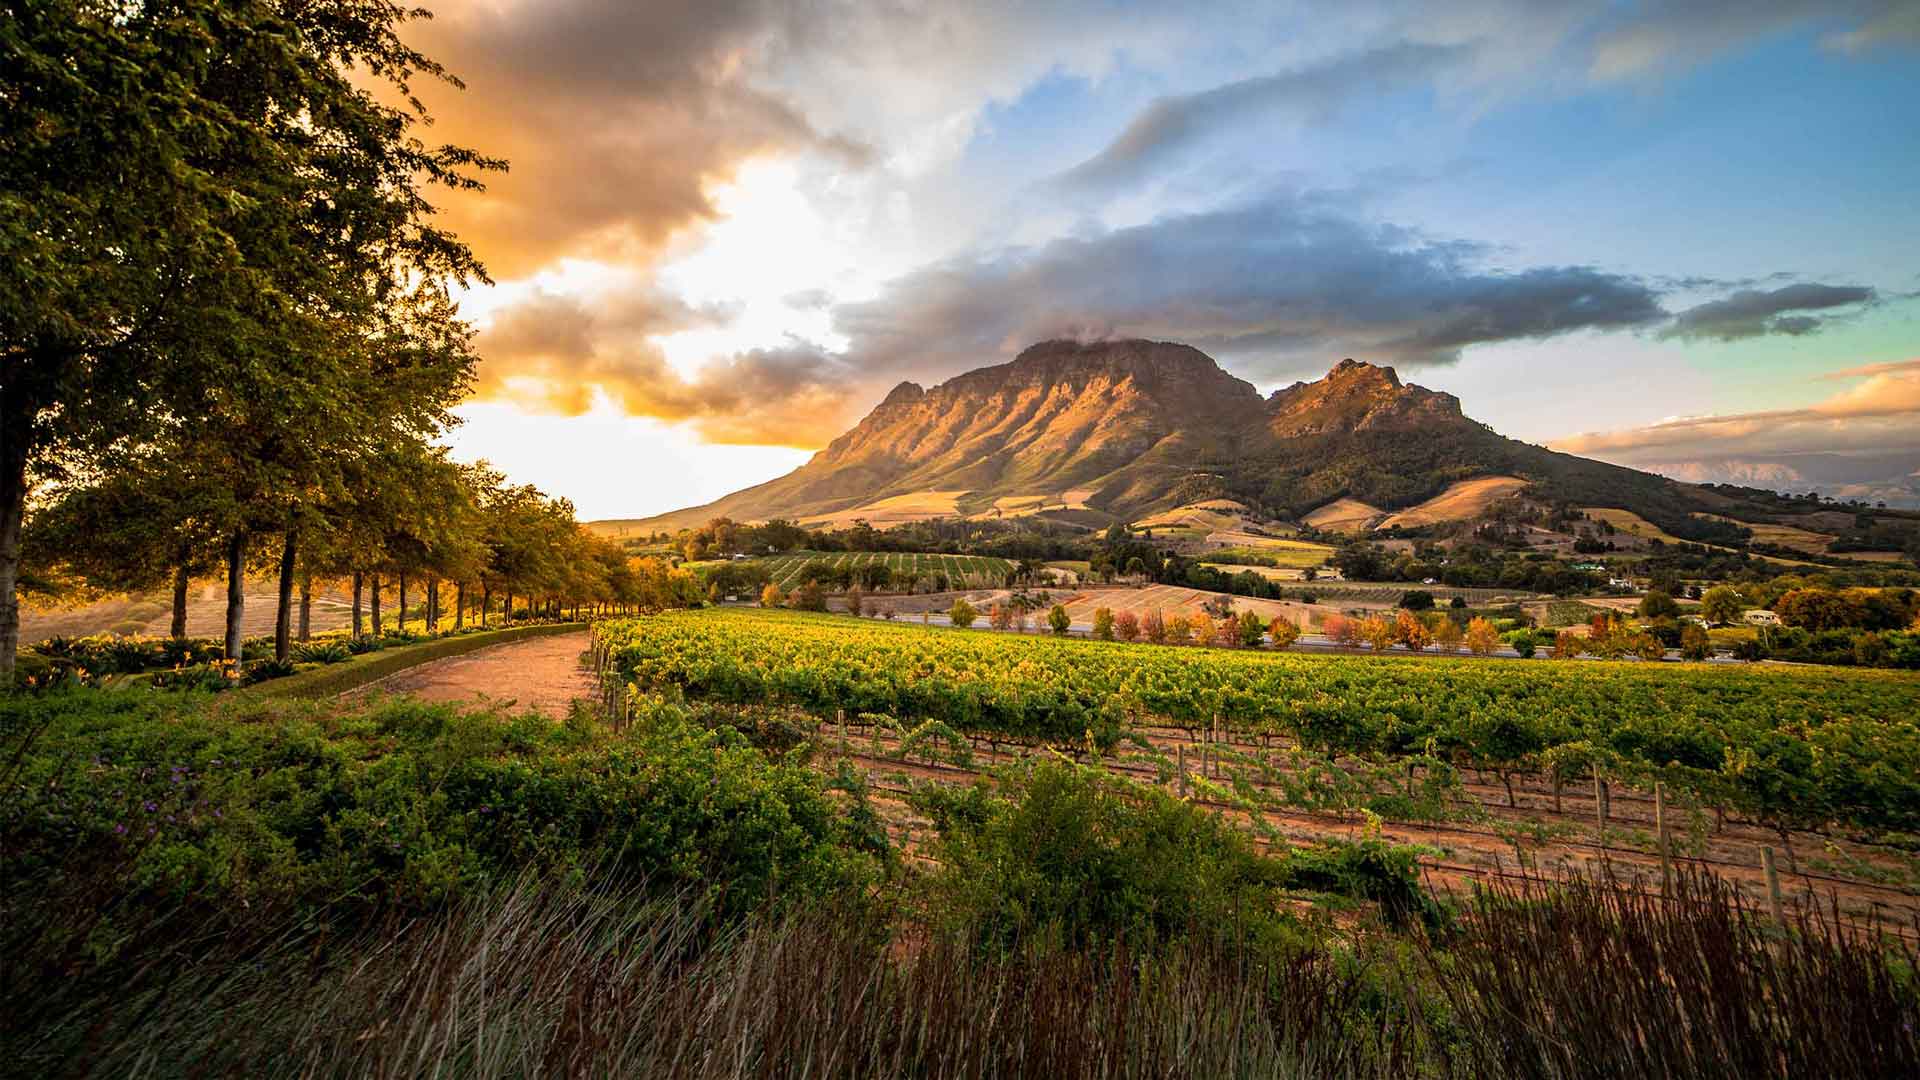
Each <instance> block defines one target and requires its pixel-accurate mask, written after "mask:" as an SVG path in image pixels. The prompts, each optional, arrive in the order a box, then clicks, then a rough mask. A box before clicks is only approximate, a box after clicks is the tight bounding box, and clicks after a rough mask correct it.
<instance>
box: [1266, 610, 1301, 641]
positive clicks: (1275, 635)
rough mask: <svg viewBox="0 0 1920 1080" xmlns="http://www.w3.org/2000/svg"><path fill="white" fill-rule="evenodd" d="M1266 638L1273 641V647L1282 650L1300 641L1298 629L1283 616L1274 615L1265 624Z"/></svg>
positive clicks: (1291, 621)
mask: <svg viewBox="0 0 1920 1080" xmlns="http://www.w3.org/2000/svg"><path fill="white" fill-rule="evenodd" d="M1267 637H1269V638H1271V639H1272V640H1273V647H1274V648H1276V649H1284V648H1286V647H1287V646H1289V645H1292V644H1293V643H1294V642H1296V641H1298V640H1300V627H1299V624H1297V623H1295V622H1294V621H1293V620H1292V619H1289V618H1287V617H1286V616H1285V615H1275V616H1274V617H1273V621H1272V622H1270V623H1268V624H1267Z"/></svg>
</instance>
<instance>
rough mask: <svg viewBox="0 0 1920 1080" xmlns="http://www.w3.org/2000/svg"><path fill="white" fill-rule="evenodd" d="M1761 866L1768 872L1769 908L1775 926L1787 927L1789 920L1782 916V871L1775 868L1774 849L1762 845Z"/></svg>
mask: <svg viewBox="0 0 1920 1080" xmlns="http://www.w3.org/2000/svg"><path fill="white" fill-rule="evenodd" d="M1760 866H1761V867H1762V868H1763V869H1765V870H1766V872H1767V907H1768V908H1770V909H1771V910H1772V911H1773V924H1774V925H1775V926H1779V927H1785V926H1786V925H1787V920H1786V919H1785V918H1783V917H1782V916H1781V914H1780V871H1779V870H1777V869H1775V868H1774V865H1773V849H1772V848H1770V847H1767V846H1765V845H1761V848H1760Z"/></svg>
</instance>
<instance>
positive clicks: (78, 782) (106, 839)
mask: <svg viewBox="0 0 1920 1080" xmlns="http://www.w3.org/2000/svg"><path fill="white" fill-rule="evenodd" d="M40 718H44V719H46V720H47V721H48V726H47V728H46V729H45V730H44V731H43V732H41V733H40V734H39V735H38V737H37V739H35V740H34V741H33V742H31V744H30V745H27V746H25V747H21V746H20V744H19V742H18V741H15V740H19V741H24V740H25V738H26V737H27V733H28V732H30V731H31V730H32V721H34V720H35V719H40ZM0 737H3V738H5V739H6V740H8V741H7V742H4V743H0V746H4V748H5V750H6V752H7V753H8V755H9V756H11V755H12V754H13V753H15V752H17V751H20V750H22V749H24V751H25V752H24V754H23V756H22V758H21V763H20V765H19V771H18V776H17V780H18V781H19V782H18V784H17V786H14V787H12V788H11V789H10V790H9V792H8V793H7V797H6V799H5V800H4V801H0V820H4V821H5V822H6V827H7V837H8V843H7V845H6V846H5V848H4V850H3V851H0V903H11V904H18V905H30V904H31V903H33V902H34V898H35V897H38V898H39V899H40V900H42V901H48V900H49V899H50V898H49V897H48V896H47V895H46V893H45V890H46V889H48V888H53V887H56V886H57V885H60V884H63V883H65V884H72V885H74V886H75V887H81V886H82V885H84V887H85V888H87V889H89V890H96V891H97V890H103V889H104V890H107V891H108V895H113V894H114V893H115V892H117V893H118V894H119V895H121V896H122V899H121V900H120V901H117V902H116V903H117V904H118V905H119V908H120V910H119V914H117V915H116V918H119V917H121V916H124V915H125V914H126V907H127V906H128V905H133V906H136V907H137V906H139V905H144V904H158V903H171V902H177V901H186V900H189V899H195V898H198V899H200V900H203V901H209V902H214V903H225V902H231V903H236V904H237V903H241V902H251V903H254V904H262V903H284V904H292V905H295V906H299V907H314V908H317V907H320V906H326V907H327V908H329V909H330V910H337V911H347V910H353V909H363V910H365V909H371V908H374V907H381V906H391V905H398V906H399V907H401V908H404V909H409V910H419V909H422V908H425V907H430V906H433V905H437V904H440V903H443V902H446V901H448V900H450V899H453V898H455V897H458V896H461V895H464V894H466V893H468V892H469V891H471V890H473V889H474V888H476V887H478V886H480V885H482V884H484V883H486V882H488V881H494V880H499V879H500V877H501V876H502V875H503V874H506V873H517V872H519V870H521V869H530V868H545V869H551V870H555V871H559V872H577V871H578V870H579V869H580V868H581V867H584V866H599V867H602V868H603V872H604V875H606V876H605V880H609V881H610V880H613V879H615V878H626V879H629V880H633V881H640V880H642V879H645V880H646V881H647V882H648V883H649V884H650V886H652V887H654V888H659V889H667V890H690V891H692V892H694V893H698V894H707V895H708V896H709V897H710V899H711V900H712V902H713V903H715V904H716V905H717V906H718V907H719V908H720V909H721V910H723V911H725V912H728V913H730V914H736V915H737V914H740V913H744V912H745V911H748V910H751V909H753V908H756V907H760V906H763V905H765V904H767V903H768V902H769V898H773V899H775V900H777V901H778V902H780V903H787V902H789V901H792V900H799V899H803V898H806V897H809V896H816V897H817V896H821V895H824V894H825V893H828V892H835V893H837V892H838V891H839V890H841V889H842V888H844V887H848V886H852V887H854V888H855V889H856V891H857V890H858V889H859V888H860V887H863V886H864V885H866V884H869V883H871V882H872V881H873V880H874V877H875V874H876V873H877V871H878V869H879V868H880V866H881V864H882V863H883V862H884V861H885V860H886V859H887V857H888V856H887V854H886V847H885V840H884V832H883V831H879V830H877V828H876V827H875V826H874V825H873V822H872V821H871V820H870V814H869V813H868V812H867V811H866V810H865V803H864V799H862V798H861V797H859V794H858V792H857V791H856V792H853V793H852V794H853V798H852V799H851V801H850V802H849V801H848V800H847V798H846V794H845V793H843V794H841V795H834V794H830V793H829V791H828V783H829V782H828V780H827V778H826V777H824V776H823V775H821V774H820V773H817V772H815V771H813V770H812V769H810V768H808V767H807V766H806V765H805V764H803V763H801V762H799V761H788V760H784V759H773V758H768V757H766V756H765V755H763V754H762V753H760V752H759V751H757V750H755V749H753V748H752V747H751V746H749V745H748V744H747V741H746V739H745V738H744V737H743V736H741V735H739V734H737V733H734V732H730V731H705V730H700V729H698V728H697V727H696V726H694V725H692V724H690V723H688V722H687V718H686V714H685V713H684V712H683V711H681V710H678V709H676V708H673V707H669V706H659V707H656V708H654V709H652V710H650V711H649V712H647V713H646V715H645V716H644V717H643V718H642V721H641V722H640V723H639V724H637V725H636V727H635V729H634V731H633V733H632V734H630V735H626V736H613V735H610V734H607V733H604V732H596V731H593V730H590V729H587V728H585V727H583V726H581V725H577V724H574V725H560V724H555V723H554V722H553V721H551V720H549V719H547V718H545V717H543V716H540V715H538V714H534V713H527V714H523V715H513V714H509V713H505V712H499V711H489V712H465V713H463V712H461V711H459V710H458V709H457V708H455V707H453V706H450V705H430V704H426V703H423V702H419V701H417V700H413V699H406V698H401V699H391V700H383V701H379V702H376V703H373V704H364V703H362V704H356V705H353V706H342V705H339V704H334V703H330V704H327V705H310V704H295V703H291V702H286V701H279V700H269V699H262V698H258V697H253V696H250V695H243V696H239V697H233V696H227V697H223V698H212V697H208V696H202V695H189V696H187V697H185V698H180V697H175V696H172V695H157V694H149V693H142V692H132V691H129V692H115V691H108V692H91V693H63V694H56V695H47V696H44V697H38V698H31V699H8V700H0ZM776 883H777V888H776V887H775V885H776ZM5 915H6V912H5V911H4V910H0V923H4V922H6V918H5V917H4V916H5ZM77 944H79V943H76V945H77Z"/></svg>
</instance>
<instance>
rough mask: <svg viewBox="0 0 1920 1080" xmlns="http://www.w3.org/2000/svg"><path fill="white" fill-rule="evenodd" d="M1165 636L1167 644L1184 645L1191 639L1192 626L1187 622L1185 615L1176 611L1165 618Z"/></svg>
mask: <svg viewBox="0 0 1920 1080" xmlns="http://www.w3.org/2000/svg"><path fill="white" fill-rule="evenodd" d="M1166 635H1167V643H1168V644H1170V645H1185V644H1186V643H1187V642H1189V641H1191V640H1192V639H1193V625H1192V624H1191V623H1189V622H1188V621H1187V617H1186V616H1185V615H1182V614H1180V613H1179V612H1177V611H1176V612H1174V613H1173V614H1171V615H1169V616H1167V629H1166Z"/></svg>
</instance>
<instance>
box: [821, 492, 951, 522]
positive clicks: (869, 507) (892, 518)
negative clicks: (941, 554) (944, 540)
mask: <svg viewBox="0 0 1920 1080" xmlns="http://www.w3.org/2000/svg"><path fill="white" fill-rule="evenodd" d="M966 494H967V493H966V492H965V491H915V492H910V493H908V494H906V495H893V496H889V497H888V498H885V499H878V500H875V501H873V502H870V503H863V504H861V505H860V506H856V507H853V508H851V509H848V510H836V511H834V512H833V513H831V514H820V515H816V516H814V517H809V518H805V519H803V520H801V521H800V522H799V524H801V525H805V526H807V527H808V528H819V529H844V528H846V527H847V526H849V525H852V524H853V523H854V522H856V521H865V522H866V523H867V524H869V525H872V526H873V527H874V528H876V529H884V528H887V527H889V526H892V525H906V524H908V523H910V522H915V521H927V520H930V519H932V518H938V517H958V516H960V509H959V506H958V503H959V501H960V499H961V497H962V496H964V495H966Z"/></svg>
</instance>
